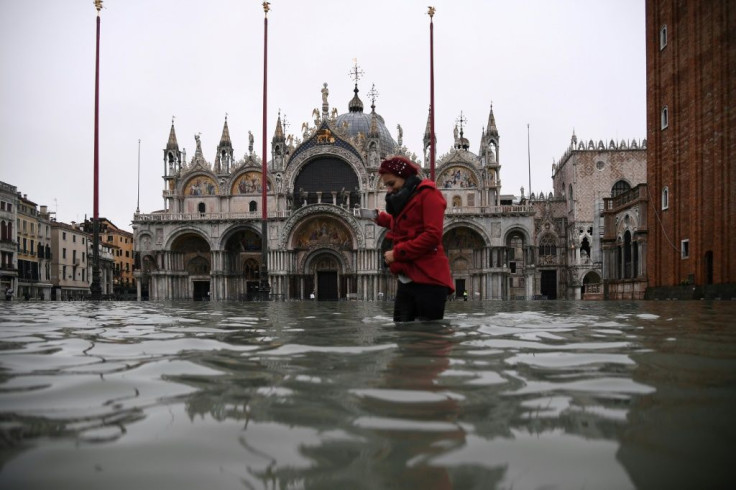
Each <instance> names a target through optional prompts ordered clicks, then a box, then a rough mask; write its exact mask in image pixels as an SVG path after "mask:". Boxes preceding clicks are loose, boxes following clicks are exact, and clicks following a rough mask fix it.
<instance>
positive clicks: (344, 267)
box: [297, 246, 352, 274]
mask: <svg viewBox="0 0 736 490" xmlns="http://www.w3.org/2000/svg"><path fill="white" fill-rule="evenodd" d="M324 255H328V256H330V257H331V258H333V259H334V260H335V261H336V262H337V264H338V270H339V272H341V273H342V274H350V273H352V269H351V267H350V263H349V262H348V261H347V260H346V259H345V256H344V255H343V254H342V253H341V251H340V250H337V249H336V248H334V247H331V246H325V247H320V248H315V249H314V250H311V251H310V252H309V253H307V254H305V255H304V257H302V259H301V260H300V261H299V265H298V266H297V267H298V269H297V270H300V271H304V273H305V274H306V273H309V272H314V268H316V267H318V266H319V264H318V263H316V260H318V259H320V258H321V257H323V256H324ZM310 269H311V270H310Z"/></svg>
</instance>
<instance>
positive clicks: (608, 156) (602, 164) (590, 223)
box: [538, 132, 647, 299]
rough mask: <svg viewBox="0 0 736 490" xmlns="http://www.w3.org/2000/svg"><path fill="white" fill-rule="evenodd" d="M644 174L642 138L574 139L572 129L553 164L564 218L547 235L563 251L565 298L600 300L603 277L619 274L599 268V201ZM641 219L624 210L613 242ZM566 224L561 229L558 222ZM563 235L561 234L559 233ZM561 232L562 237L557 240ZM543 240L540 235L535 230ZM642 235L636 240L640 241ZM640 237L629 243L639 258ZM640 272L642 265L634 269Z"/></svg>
mask: <svg viewBox="0 0 736 490" xmlns="http://www.w3.org/2000/svg"><path fill="white" fill-rule="evenodd" d="M646 179H647V142H646V140H643V141H636V140H631V141H629V142H626V141H623V140H622V141H620V142H616V141H614V140H610V141H609V143H608V144H604V143H603V141H598V142H597V143H594V142H593V140H590V141H588V142H587V143H586V142H583V141H580V142H578V139H577V136H576V135H575V133H574V132H573V135H572V138H571V140H570V146H569V147H568V149H567V151H566V152H565V154H564V155H563V156H562V158H561V159H560V160H559V162H557V163H554V164H553V165H552V184H553V187H554V197H555V198H556V199H561V200H562V201H563V202H564V207H563V208H562V209H560V208H559V207H558V211H557V213H562V215H561V216H559V215H558V217H564V218H565V220H564V223H563V222H558V223H557V226H555V227H554V233H550V234H549V236H550V239H552V240H554V241H555V242H556V245H557V246H560V247H562V250H561V252H562V253H563V254H565V255H566V259H565V263H566V267H565V268H566V274H567V277H566V278H565V279H564V280H563V281H560V282H559V284H564V286H565V288H566V289H567V292H566V294H565V297H567V298H568V299H581V298H588V299H602V298H603V293H604V291H603V283H604V279H605V277H604V276H607V277H610V278H613V279H615V278H618V276H617V275H611V274H609V272H608V271H607V270H604V266H603V264H604V262H603V247H602V243H601V239H602V237H603V236H604V222H603V211H604V209H605V208H604V202H605V201H604V200H605V199H607V198H616V197H617V196H620V195H623V194H626V193H628V192H629V191H630V190H631V189H632V188H634V187H636V186H638V185H639V184H644V183H646ZM645 221H646V220H645V218H644V217H642V216H641V215H637V214H636V213H632V214H630V215H628V218H627V222H628V223H629V225H628V226H629V227H628V228H626V229H624V228H622V227H619V232H620V233H619V234H616V237H615V239H614V241H616V242H618V241H622V240H625V236H626V230H629V231H630V234H631V233H633V230H636V229H637V227H638V226H640V223H643V222H645ZM562 224H564V226H565V228H564V229H561V228H560V225H562ZM562 234H564V235H562ZM562 236H564V240H560V239H561V238H562ZM538 238H539V240H540V243H539V245H542V244H541V240H543V238H544V236H543V235H541V234H540V235H538ZM640 240H641V241H640ZM643 240H644V236H643V235H642V234H636V236H635V237H634V238H633V242H632V243H630V244H629V247H635V248H637V250H638V256H639V257H641V258H642V259H643V257H644V254H645V245H644V242H643ZM637 271H638V272H636V273H637V274H639V275H642V274H644V270H642V269H641V268H638V269H637Z"/></svg>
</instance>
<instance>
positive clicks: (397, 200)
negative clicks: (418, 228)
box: [386, 175, 422, 218]
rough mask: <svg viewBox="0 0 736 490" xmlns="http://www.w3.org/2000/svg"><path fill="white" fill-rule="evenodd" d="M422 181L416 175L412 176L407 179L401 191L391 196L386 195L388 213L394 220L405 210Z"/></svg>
mask: <svg viewBox="0 0 736 490" xmlns="http://www.w3.org/2000/svg"><path fill="white" fill-rule="evenodd" d="M421 181H422V179H420V178H419V177H417V176H416V175H412V176H411V177H409V178H407V179H406V181H405V182H404V185H403V187H401V189H399V190H398V191H396V192H392V193H391V194H386V211H387V212H388V213H389V214H390V215H391V216H393V217H394V218H395V217H396V216H398V215H399V213H401V210H402V209H404V206H406V203H408V202H409V200H410V199H411V197H412V196H413V195H414V192H415V191H416V190H417V186H418V185H419V183H420V182H421Z"/></svg>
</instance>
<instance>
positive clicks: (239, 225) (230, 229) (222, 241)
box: [217, 222, 263, 250]
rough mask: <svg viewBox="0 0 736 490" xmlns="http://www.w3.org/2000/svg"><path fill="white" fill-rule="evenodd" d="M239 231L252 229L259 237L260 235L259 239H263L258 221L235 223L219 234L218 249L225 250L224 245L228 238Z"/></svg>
mask: <svg viewBox="0 0 736 490" xmlns="http://www.w3.org/2000/svg"><path fill="white" fill-rule="evenodd" d="M241 231H252V232H253V233H255V234H256V235H258V236H259V237H261V240H263V237H262V236H261V231H262V230H261V227H260V223H255V222H248V223H236V224H233V225H231V226H229V227H228V228H226V229H225V231H223V233H222V234H221V236H220V242H219V243H218V244H217V245H218V250H225V245H226V244H227V242H228V240H230V239H231V238H232V237H233V235H234V234H236V233H238V232H241Z"/></svg>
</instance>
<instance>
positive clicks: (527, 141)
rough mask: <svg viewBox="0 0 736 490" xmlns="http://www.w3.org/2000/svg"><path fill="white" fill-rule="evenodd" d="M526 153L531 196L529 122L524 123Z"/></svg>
mask: <svg viewBox="0 0 736 490" xmlns="http://www.w3.org/2000/svg"><path fill="white" fill-rule="evenodd" d="M526 155H527V162H528V163H527V165H528V168H529V197H530V198H531V197H532V152H531V149H530V145H529V123H526Z"/></svg>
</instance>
